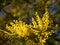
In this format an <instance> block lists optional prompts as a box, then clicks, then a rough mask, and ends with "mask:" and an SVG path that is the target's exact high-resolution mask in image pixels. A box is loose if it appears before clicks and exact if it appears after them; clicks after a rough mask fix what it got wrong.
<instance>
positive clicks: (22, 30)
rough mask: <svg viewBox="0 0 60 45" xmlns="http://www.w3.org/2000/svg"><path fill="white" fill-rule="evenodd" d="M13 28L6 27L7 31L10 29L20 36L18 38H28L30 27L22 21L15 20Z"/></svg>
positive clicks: (12, 24) (12, 23)
mask: <svg viewBox="0 0 60 45" xmlns="http://www.w3.org/2000/svg"><path fill="white" fill-rule="evenodd" d="M10 24H11V26H9V25H6V29H8V30H9V31H10V32H12V33H13V34H16V35H18V37H24V36H28V35H29V34H28V25H27V24H25V23H23V22H22V21H17V20H14V21H13V22H10Z"/></svg>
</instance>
